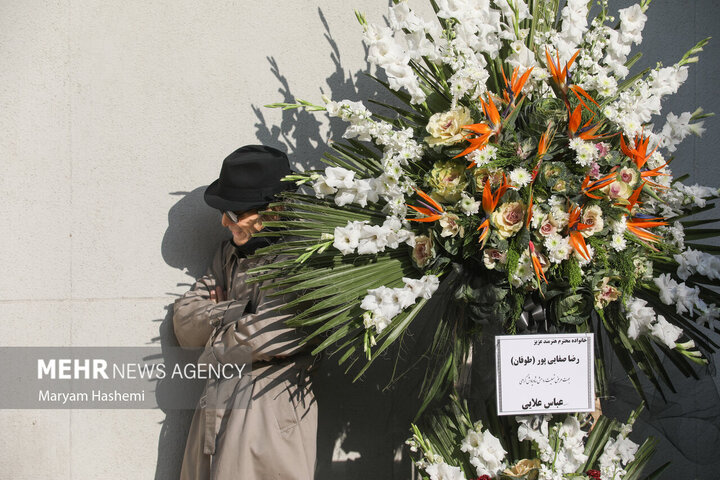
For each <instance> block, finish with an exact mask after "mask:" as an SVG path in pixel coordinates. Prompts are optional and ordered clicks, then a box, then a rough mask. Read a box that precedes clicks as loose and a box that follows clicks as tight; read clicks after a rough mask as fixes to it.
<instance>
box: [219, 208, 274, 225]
mask: <svg viewBox="0 0 720 480" xmlns="http://www.w3.org/2000/svg"><path fill="white" fill-rule="evenodd" d="M259 210H260V209H257V208H253V209H252V210H245V211H241V212H233V211H232V210H220V212H221V213H224V214H225V215H227V217H228V218H229V219H230V221H231V222H233V223H238V222H239V221H240V219H242V218H244V217H245V216H248V215H252V214H254V213H257V212H258V211H259ZM262 210H265V208H262Z"/></svg>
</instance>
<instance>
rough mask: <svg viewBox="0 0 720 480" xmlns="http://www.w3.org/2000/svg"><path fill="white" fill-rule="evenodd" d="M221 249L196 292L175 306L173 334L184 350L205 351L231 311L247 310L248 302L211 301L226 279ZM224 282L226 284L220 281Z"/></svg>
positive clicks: (196, 286) (197, 284)
mask: <svg viewBox="0 0 720 480" xmlns="http://www.w3.org/2000/svg"><path fill="white" fill-rule="evenodd" d="M222 250H223V246H222V245H221V246H220V248H219V249H218V251H217V253H216V254H215V257H214V259H213V262H212V265H211V266H210V268H209V269H208V273H207V274H206V275H205V276H203V277H200V278H199V279H198V280H197V282H195V284H193V286H192V288H190V290H189V291H187V292H186V293H185V294H184V295H183V296H182V297H180V298H178V299H177V300H175V304H174V306H173V330H174V331H175V336H176V337H177V339H178V343H179V344H180V346H181V347H186V348H194V347H204V346H205V345H206V343H207V341H208V339H209V338H210V336H211V335H212V333H213V331H214V330H215V328H216V327H217V326H219V325H220V323H221V322H222V319H223V316H224V315H225V313H226V312H227V311H228V310H235V309H241V310H244V309H245V306H246V304H247V303H248V300H247V299H240V300H230V301H224V302H214V301H213V300H210V291H212V290H214V289H215V287H216V286H217V285H222V283H218V279H222ZM220 282H222V280H220Z"/></svg>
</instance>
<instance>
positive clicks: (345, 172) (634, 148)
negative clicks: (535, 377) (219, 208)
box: [255, 0, 720, 480]
mask: <svg viewBox="0 0 720 480" xmlns="http://www.w3.org/2000/svg"><path fill="white" fill-rule="evenodd" d="M410 3H411V2H408V1H400V2H396V3H395V4H394V5H393V6H392V7H391V8H390V10H389V14H388V17H387V25H386V26H382V25H374V24H371V23H368V22H367V21H366V19H365V18H364V16H363V15H361V14H357V18H358V20H359V22H360V24H361V26H362V29H363V32H364V40H365V43H366V45H367V58H368V60H369V62H370V63H372V64H373V65H375V66H376V67H377V70H378V78H376V80H377V81H378V82H380V83H381V84H382V85H383V86H385V87H386V88H387V89H388V91H389V92H391V93H392V94H393V95H394V97H395V99H396V101H395V102H394V103H392V104H389V103H381V102H378V101H372V104H373V105H374V110H376V111H374V110H370V109H369V106H370V105H366V104H364V103H363V102H356V101H348V100H331V99H329V98H324V104H323V105H316V104H313V103H311V102H307V101H302V100H298V101H297V102H296V103H280V104H273V105H270V106H271V107H280V108H284V109H295V108H303V109H306V110H309V111H317V112H324V113H325V114H327V115H328V116H330V117H338V118H340V119H342V120H343V121H344V122H346V123H347V129H346V131H345V133H344V135H343V137H344V140H343V141H338V142H334V143H333V144H332V151H331V152H328V153H326V154H325V156H324V160H325V162H326V163H327V164H328V166H327V168H325V169H324V170H317V171H308V172H303V173H299V174H297V175H293V176H291V177H288V178H287V180H289V181H293V182H295V183H296V184H297V185H303V186H305V190H302V189H301V190H300V191H299V192H297V193H288V194H286V195H285V196H284V197H283V198H282V199H281V200H280V202H279V203H281V204H283V205H284V206H285V209H284V210H282V211H281V212H279V216H280V217H281V218H280V220H278V221H277V222H269V223H268V226H272V227H279V230H273V231H271V232H267V233H266V235H278V234H283V235H288V236H289V237H290V238H291V240H290V241H286V242H281V243H276V244H274V245H272V246H270V247H267V248H265V249H264V250H263V251H261V252H259V253H281V254H283V255H284V257H283V258H285V260H283V261H281V262H277V263H275V264H271V265H268V266H266V267H263V268H262V269H259V270H257V271H256V272H255V273H256V274H257V277H256V278H257V279H268V278H274V279H275V281H276V285H279V286H280V287H281V291H280V293H281V294H283V293H290V292H294V293H295V294H296V295H297V299H296V300H295V301H293V302H292V303H291V304H290V305H288V308H292V307H294V306H297V305H309V306H308V307H307V308H304V309H303V310H302V312H301V313H300V314H299V315H297V316H296V317H294V319H293V320H292V321H291V324H292V325H294V326H302V327H305V328H307V329H308V331H309V332H310V333H309V335H308V338H307V340H308V341H309V340H311V339H315V341H316V342H317V343H318V346H317V347H316V348H315V352H320V351H323V350H327V349H332V351H333V352H335V353H337V355H338V356H339V361H340V363H346V362H347V363H348V364H351V365H352V364H360V368H359V369H358V371H357V376H360V375H362V374H363V373H364V372H365V370H366V369H367V368H368V367H369V366H370V364H371V363H372V362H373V361H374V360H375V359H376V358H378V356H380V355H382V354H383V352H385V351H386V350H387V349H388V348H389V347H390V346H391V345H393V344H394V343H395V342H399V341H401V340H402V338H403V333H404V332H405V331H406V330H407V328H408V327H409V325H410V324H411V323H412V322H413V321H414V320H415V319H417V318H418V317H419V314H420V313H421V312H422V310H423V309H424V307H425V306H426V305H427V304H428V302H430V301H431V300H432V298H433V296H434V295H437V292H438V291H440V290H442V289H444V290H443V291H444V292H445V293H444V295H445V298H451V299H452V301H450V302H446V308H445V312H444V314H443V315H441V317H440V318H433V319H432V321H433V322H435V326H434V329H435V335H434V339H433V344H432V347H431V348H430V351H429V352H428V356H429V357H431V358H433V359H435V360H434V361H430V362H428V365H429V367H428V372H427V378H426V380H427V381H426V382H425V385H424V392H423V393H424V396H425V397H424V398H425V402H424V404H423V408H425V406H427V405H428V404H429V403H430V401H431V400H432V399H433V398H437V397H440V396H444V395H445V394H446V393H447V392H448V391H449V390H450V389H451V387H452V385H453V383H454V382H455V381H457V379H458V376H459V374H460V373H459V372H460V370H461V367H462V366H463V365H464V364H465V363H466V360H467V358H468V355H469V351H470V347H471V345H472V343H473V341H474V339H476V338H478V336H480V335H482V334H483V331H488V330H489V331H497V330H498V329H499V330H500V331H502V332H504V333H508V334H515V333H523V332H537V331H540V332H565V333H570V332H572V333H582V332H593V333H595V338H596V351H597V353H598V359H597V366H596V367H597V373H596V378H597V390H598V392H599V393H601V394H602V392H603V391H604V389H605V388H606V381H605V375H604V368H605V365H606V364H607V361H606V357H607V355H610V350H611V351H612V353H613V354H614V355H616V356H617V357H618V359H619V361H620V363H621V364H622V365H623V367H624V368H625V369H626V371H627V372H628V375H629V378H630V379H631V381H632V382H633V384H634V385H635V387H636V388H637V390H638V391H639V392H640V393H641V395H642V394H643V391H642V388H641V385H640V377H639V373H638V372H642V374H644V375H645V376H646V377H647V378H648V379H649V380H650V381H651V382H652V383H653V384H654V386H655V387H656V388H658V389H661V388H663V385H665V386H669V387H670V388H672V384H671V382H670V380H669V376H668V374H667V372H666V370H665V368H664V366H663V364H662V361H661V357H662V356H667V357H668V358H669V359H670V360H672V363H673V364H674V365H675V366H676V367H677V368H678V369H679V370H680V371H681V372H683V373H685V374H686V375H693V374H694V370H693V368H692V366H693V365H692V364H705V363H707V361H708V360H707V358H709V356H710V354H712V353H713V352H715V351H716V349H717V347H718V344H717V333H718V328H717V319H718V317H719V316H720V307H718V305H720V296H719V295H718V293H717V292H716V291H715V290H714V289H713V288H712V287H713V285H716V281H717V280H718V279H720V260H718V258H717V257H716V256H715V254H716V253H717V252H718V247H715V246H712V245H707V244H705V243H703V240H704V239H708V238H714V237H717V235H718V233H720V230H718V229H715V228H709V227H708V226H707V225H710V224H712V223H713V222H715V221H717V219H702V220H698V219H694V218H693V216H694V215H696V214H698V213H701V212H705V211H708V210H710V209H712V208H713V207H714V204H713V203H712V201H713V200H715V199H716V198H717V197H718V190H717V188H711V187H704V186H700V185H697V184H693V183H692V182H690V181H689V180H688V178H687V176H686V175H685V176H679V177H676V176H674V174H673V172H672V162H673V157H672V154H673V152H674V151H675V150H676V146H677V145H678V144H679V143H680V142H681V141H682V140H683V139H685V138H686V137H687V136H688V135H690V134H695V135H700V134H702V132H703V119H704V118H705V117H707V116H708V115H707V114H704V113H703V111H702V110H701V109H699V108H698V109H696V110H694V111H692V112H690V111H688V112H684V113H681V114H679V115H676V114H673V113H669V114H667V116H666V117H665V119H664V120H663V119H660V118H658V117H657V116H658V115H659V114H660V111H661V104H662V100H663V98H665V97H666V96H668V95H672V94H674V93H675V92H677V90H678V88H679V87H680V86H681V85H682V84H683V82H684V81H685V80H686V79H687V76H688V68H689V66H690V65H691V64H692V63H694V62H696V61H697V60H698V57H697V55H698V53H700V52H701V51H702V49H703V47H704V46H705V45H706V43H707V40H703V41H701V42H699V43H697V44H696V45H695V46H692V48H690V49H689V50H688V52H687V53H686V54H685V55H684V56H683V57H682V58H680V59H679V60H678V61H677V62H676V63H675V64H673V65H670V66H662V65H658V66H657V67H655V68H646V69H645V70H642V71H638V72H633V73H632V74H631V69H632V67H633V65H634V64H635V62H636V61H637V60H638V58H639V54H636V55H634V56H631V48H632V47H633V45H637V44H639V43H640V42H641V40H642V30H643V27H644V25H645V22H646V15H645V12H646V10H647V9H648V7H649V4H650V0H641V1H640V3H638V4H635V5H633V6H631V7H629V8H625V9H622V10H620V11H619V14H618V16H617V17H613V16H611V15H610V12H609V11H608V5H607V1H606V0H600V1H599V2H597V3H598V5H597V11H598V14H597V16H596V17H595V18H593V19H589V18H588V15H589V7H590V6H591V2H588V1H586V0H568V1H567V2H564V7H563V8H560V2H559V1H558V0H527V1H524V0H493V1H490V0H475V1H471V0H430V3H431V5H432V7H433V10H434V11H435V16H434V17H433V18H430V19H425V18H422V17H421V16H419V15H417V14H416V13H415V12H414V11H413V10H412V9H411V6H410ZM379 77H382V78H379ZM654 122H658V123H654ZM448 296H449V297H448ZM442 418H444V419H445V420H444V422H445V423H444V424H443V425H445V427H446V428H447V429H448V430H447V431H448V432H454V435H455V436H456V437H457V439H459V440H461V443H460V442H458V445H460V447H459V449H458V448H453V447H452V446H451V445H445V446H444V447H445V449H444V451H443V449H442V448H440V447H438V444H439V443H442V442H439V438H440V437H439V436H437V435H436V436H432V435H431V436H429V437H428V436H425V435H423V433H422V432H421V431H420V430H419V429H417V427H415V428H416V430H415V435H414V437H413V440H412V445H413V448H417V449H420V450H421V451H422V453H423V457H422V459H421V460H420V461H419V465H420V466H421V467H422V468H423V469H424V472H425V473H426V474H427V475H428V476H429V477H430V478H432V479H433V480H436V479H459V478H471V477H472V476H473V475H474V474H475V473H476V474H477V476H480V478H483V476H484V475H486V476H488V477H489V478H538V475H539V478H543V479H555V478H570V477H573V478H576V477H580V478H582V477H583V476H585V477H588V478H603V479H611V478H613V479H619V478H628V479H634V478H639V475H640V470H641V469H642V468H641V466H638V465H639V464H642V462H644V461H645V460H646V457H647V451H648V449H649V448H650V446H649V444H648V446H647V447H641V448H640V449H639V450H638V448H637V445H635V444H632V445H631V443H632V442H631V441H630V440H629V439H628V438H627V434H628V432H629V427H627V426H622V425H620V424H617V423H616V422H614V421H610V420H607V419H601V420H602V422H599V423H598V424H597V425H596V428H595V429H593V432H592V433H590V434H589V436H588V434H587V431H586V430H583V429H581V428H580V423H579V422H581V420H582V419H578V418H579V417H578V418H576V417H575V416H567V417H566V418H565V419H564V420H563V419H557V418H555V419H549V418H541V419H535V420H532V421H531V420H529V419H527V418H519V419H518V421H519V427H518V426H517V425H516V426H515V427H514V430H513V431H514V432H515V433H513V434H512V435H508V434H504V436H502V437H501V440H502V441H503V442H505V446H508V445H509V444H510V443H508V442H513V441H515V440H516V439H514V438H509V437H512V436H514V435H516V434H517V436H518V437H520V438H519V439H517V440H518V441H523V440H527V441H526V442H525V443H524V444H525V445H526V446H527V445H530V444H531V445H532V449H533V451H534V452H535V453H534V456H533V458H530V459H528V458H524V459H523V458H514V460H513V461H515V462H517V463H514V464H512V463H511V462H510V457H506V453H507V452H506V451H505V449H504V447H503V446H502V445H501V443H499V442H500V440H498V438H496V437H495V436H493V433H491V432H490V431H489V430H487V429H484V427H482V426H481V425H480V424H474V423H473V422H472V421H471V420H470V419H469V416H468V414H467V409H466V407H464V406H463V403H462V401H459V400H457V401H456V402H455V404H454V407H453V413H452V414H449V413H446V414H443V416H442ZM438 421H440V420H438ZM521 432H522V433H521ZM499 433H500V432H495V434H499ZM586 437H587V441H585V440H584V439H585V438H586ZM447 438H449V437H447ZM447 438H446V440H447ZM453 438H454V437H453ZM458 445H456V447H457V446H458ZM633 445H635V446H633ZM439 451H442V452H443V453H442V454H439ZM527 453H528V455H530V454H531V452H530V451H528V452H527ZM638 454H640V455H639V456H638ZM531 456H532V455H531ZM522 462H524V463H522ZM633 462H638V463H637V464H636V463H633ZM473 469H474V470H473ZM597 472H599V473H597ZM596 473H597V476H596V475H595V474H596ZM466 475H467V477H466Z"/></svg>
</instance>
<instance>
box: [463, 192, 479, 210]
mask: <svg viewBox="0 0 720 480" xmlns="http://www.w3.org/2000/svg"><path fill="white" fill-rule="evenodd" d="M461 196H462V197H461V198H460V201H459V202H458V204H457V206H458V208H459V209H460V210H461V211H462V212H463V213H464V214H465V215H475V214H476V213H478V212H479V211H480V204H481V202H480V201H479V200H478V201H476V200H475V199H474V198H472V197H471V196H469V195H468V194H467V193H465V192H462V193H461Z"/></svg>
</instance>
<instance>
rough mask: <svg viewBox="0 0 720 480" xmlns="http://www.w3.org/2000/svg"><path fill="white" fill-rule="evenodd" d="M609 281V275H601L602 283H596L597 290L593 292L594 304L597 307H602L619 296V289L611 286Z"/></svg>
mask: <svg viewBox="0 0 720 480" xmlns="http://www.w3.org/2000/svg"><path fill="white" fill-rule="evenodd" d="M609 283H610V278H609V277H603V279H602V283H601V284H600V285H598V291H597V292H595V305H596V306H597V307H598V308H603V307H605V306H607V305H608V304H609V303H611V302H614V301H615V300H617V299H618V298H620V290H618V289H617V288H615V287H613V286H612V285H610V284H609Z"/></svg>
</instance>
